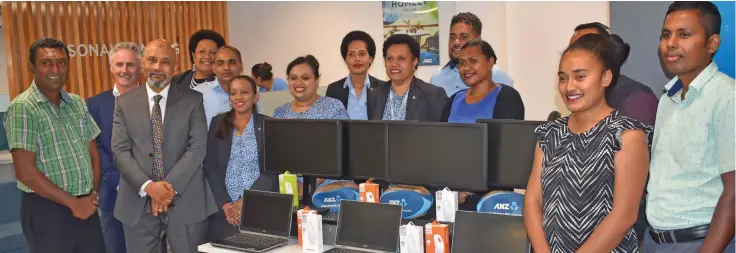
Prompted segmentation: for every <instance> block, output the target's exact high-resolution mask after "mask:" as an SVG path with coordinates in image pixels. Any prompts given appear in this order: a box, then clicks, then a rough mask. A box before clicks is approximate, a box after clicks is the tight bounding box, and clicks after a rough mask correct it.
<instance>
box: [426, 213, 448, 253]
mask: <svg viewBox="0 0 736 253" xmlns="http://www.w3.org/2000/svg"><path fill="white" fill-rule="evenodd" d="M424 241H425V245H426V249H427V250H426V252H427V253H450V227H449V226H447V225H445V224H440V223H439V222H438V221H434V222H432V223H429V224H427V225H425V226H424Z"/></svg>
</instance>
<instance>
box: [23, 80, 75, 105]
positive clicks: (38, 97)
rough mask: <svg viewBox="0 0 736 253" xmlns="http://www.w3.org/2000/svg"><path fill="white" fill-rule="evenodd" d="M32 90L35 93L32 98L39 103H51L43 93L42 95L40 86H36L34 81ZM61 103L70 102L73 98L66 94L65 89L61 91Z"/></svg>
mask: <svg viewBox="0 0 736 253" xmlns="http://www.w3.org/2000/svg"><path fill="white" fill-rule="evenodd" d="M30 88H31V90H32V91H33V94H32V97H33V99H34V100H35V101H36V102H37V103H42V102H49V103H50V102H51V101H49V98H47V97H46V96H45V95H43V93H41V90H40V89H38V86H36V80H33V81H32V82H31V87H30ZM61 101H62V102H67V103H68V102H69V101H71V97H70V96H69V93H68V92H66V91H65V90H64V89H63V88H62V89H61Z"/></svg>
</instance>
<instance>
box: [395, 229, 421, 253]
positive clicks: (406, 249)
mask: <svg viewBox="0 0 736 253" xmlns="http://www.w3.org/2000/svg"><path fill="white" fill-rule="evenodd" d="M399 239H400V247H399V252H401V253H424V230H422V227H421V226H414V223H412V222H409V224H406V225H402V226H401V227H400V228H399Z"/></svg>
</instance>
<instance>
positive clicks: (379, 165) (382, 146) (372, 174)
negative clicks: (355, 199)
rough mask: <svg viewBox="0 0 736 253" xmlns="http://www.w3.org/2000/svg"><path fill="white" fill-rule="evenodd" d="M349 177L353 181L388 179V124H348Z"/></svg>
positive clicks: (380, 122) (377, 122)
mask: <svg viewBox="0 0 736 253" xmlns="http://www.w3.org/2000/svg"><path fill="white" fill-rule="evenodd" d="M347 129H348V164H347V167H348V170H347V171H348V176H349V177H351V178H353V179H370V178H374V179H388V175H387V173H388V171H387V168H386V152H387V149H386V136H387V134H386V123H385V122H382V121H351V122H350V123H348V127H347Z"/></svg>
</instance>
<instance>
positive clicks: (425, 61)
mask: <svg viewBox="0 0 736 253" xmlns="http://www.w3.org/2000/svg"><path fill="white" fill-rule="evenodd" d="M422 63H432V59H424V60H422Z"/></svg>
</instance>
